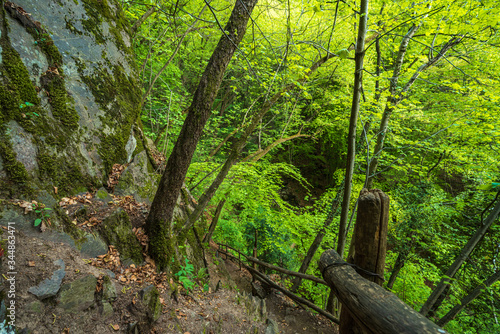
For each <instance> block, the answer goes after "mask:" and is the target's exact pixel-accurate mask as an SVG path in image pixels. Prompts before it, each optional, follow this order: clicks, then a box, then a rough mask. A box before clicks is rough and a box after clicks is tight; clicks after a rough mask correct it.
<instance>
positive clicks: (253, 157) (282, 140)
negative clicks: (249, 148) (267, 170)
mask: <svg viewBox="0 0 500 334" xmlns="http://www.w3.org/2000/svg"><path fill="white" fill-rule="evenodd" d="M303 137H311V136H309V135H303V134H301V133H300V131H299V133H297V134H294V135H292V136H289V137H285V138H283V137H282V138H279V139H277V140H275V141H274V142H272V143H271V144H269V145H268V146H267V147H266V148H264V149H261V150H258V151H257V152H254V153H252V154H251V155H249V156H248V157H246V158H245V159H243V162H245V161H251V162H257V161H259V160H260V159H262V158H263V157H264V156H265V155H266V154H267V153H269V151H271V150H272V149H273V148H275V147H276V146H278V145H280V144H283V143H285V142H287V141H289V140H293V139H295V138H303Z"/></svg>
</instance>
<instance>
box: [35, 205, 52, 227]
mask: <svg viewBox="0 0 500 334" xmlns="http://www.w3.org/2000/svg"><path fill="white" fill-rule="evenodd" d="M33 210H34V211H35V213H36V214H37V215H38V218H37V219H35V222H34V223H33V225H34V226H38V225H40V224H41V223H42V222H46V223H48V222H49V218H50V212H49V211H51V210H52V209H51V208H45V207H43V204H33Z"/></svg>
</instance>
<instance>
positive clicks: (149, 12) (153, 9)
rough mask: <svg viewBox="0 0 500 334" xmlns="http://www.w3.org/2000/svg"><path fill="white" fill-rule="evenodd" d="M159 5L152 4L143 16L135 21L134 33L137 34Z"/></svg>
mask: <svg viewBox="0 0 500 334" xmlns="http://www.w3.org/2000/svg"><path fill="white" fill-rule="evenodd" d="M156 9H157V7H156V6H151V7H149V8H148V10H147V11H146V12H144V14H142V16H141V17H140V18H139V19H138V20H137V21H135V23H134V25H133V26H132V35H135V34H136V33H137V30H138V29H139V28H140V26H141V25H142V24H143V23H144V21H146V20H147V19H148V17H150V16H151V15H152V14H153V13H154V12H156Z"/></svg>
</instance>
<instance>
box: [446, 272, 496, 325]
mask: <svg viewBox="0 0 500 334" xmlns="http://www.w3.org/2000/svg"><path fill="white" fill-rule="evenodd" d="M499 279H500V270H497V271H496V272H495V273H494V274H493V275H491V276H490V277H488V279H487V280H486V281H484V282H483V283H482V284H480V285H478V286H477V287H476V288H475V289H474V290H472V292H471V293H469V294H468V295H467V296H465V297H464V298H463V299H462V300H461V301H460V304H458V305H456V306H455V307H453V308H452V309H451V310H450V311H449V312H448V313H446V315H445V316H444V317H442V318H441V319H439V321H438V322H437V324H438V325H439V326H444V325H446V324H447V323H448V322H450V321H451V320H453V319H454V318H455V317H456V316H457V314H459V313H460V312H461V311H462V310H463V309H464V308H465V307H466V306H467V305H469V303H470V302H472V301H473V300H474V299H476V298H477V297H478V296H479V295H480V294H481V292H483V291H484V290H486V289H487V288H489V287H490V286H491V285H492V284H493V283H495V282H496V281H498V280H499Z"/></svg>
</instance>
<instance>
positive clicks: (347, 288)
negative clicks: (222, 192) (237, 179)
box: [219, 189, 446, 334]
mask: <svg viewBox="0 0 500 334" xmlns="http://www.w3.org/2000/svg"><path fill="white" fill-rule="evenodd" d="M358 205H359V209H358V214H357V217H356V225H355V229H354V236H353V238H354V239H353V242H352V243H351V244H352V247H351V249H350V252H349V253H350V254H349V257H348V261H349V262H346V261H344V260H343V259H342V258H341V257H340V256H339V254H338V253H337V252H336V251H334V250H333V249H331V250H328V251H326V252H324V253H323V254H322V255H321V259H320V262H319V268H320V270H321V273H322V276H323V278H324V280H323V279H320V278H318V277H315V276H312V275H307V274H302V273H298V272H294V271H291V270H287V269H283V268H281V267H277V266H274V265H271V264H268V263H265V262H263V261H261V260H259V259H257V258H256V257H255V255H254V257H252V256H247V255H245V254H243V253H241V252H240V251H238V250H237V249H235V248H233V247H231V246H229V245H226V244H219V252H221V253H223V254H226V256H228V257H230V258H232V259H233V260H236V261H238V262H239V264H240V268H242V267H244V268H245V269H247V270H248V271H250V273H252V275H253V277H254V278H255V279H257V280H259V281H260V282H262V283H263V284H264V285H267V286H270V287H272V288H274V289H276V290H279V291H281V292H282V293H283V294H285V295H286V296H288V297H290V298H291V299H292V300H294V301H296V302H298V303H300V304H303V305H306V306H308V307H310V308H311V309H313V310H314V311H316V312H318V313H320V314H322V315H324V316H325V317H327V318H328V319H330V320H331V321H333V322H335V323H337V324H339V330H340V333H341V334H346V333H356V334H358V333H363V334H366V333H368V334H369V333H374V334H428V333H436V334H444V333H446V331H445V330H443V329H441V328H440V327H439V326H438V325H436V324H435V323H433V322H432V321H430V320H429V319H427V318H425V317H424V316H422V315H421V314H420V313H418V312H417V311H415V310H413V309H412V308H411V307H410V306H408V305H407V304H405V303H404V302H403V301H401V300H400V299H399V298H398V297H397V296H396V295H395V294H393V293H391V292H389V291H387V290H385V289H384V288H383V287H382V286H381V285H382V283H383V281H384V267H385V254H386V242H387V224H388V217H389V215H388V213H389V197H388V196H387V195H386V194H384V193H383V192H382V191H380V190H378V189H374V190H370V191H368V190H365V189H364V190H363V191H362V193H361V195H360V198H359V204H358ZM224 248H225V250H224ZM230 250H231V251H234V252H236V253H237V256H236V255H233V254H231V253H230ZM254 253H255V252H254ZM242 258H244V259H245V260H246V261H247V262H249V263H252V264H254V265H255V264H258V265H260V266H263V267H266V268H269V269H272V270H275V271H278V272H281V273H284V274H287V275H290V276H295V277H300V278H302V279H307V280H311V281H313V282H316V283H319V284H323V285H327V286H329V287H330V288H331V289H332V291H333V292H334V293H335V295H336V296H337V298H338V299H339V301H340V302H341V304H342V309H341V314H340V319H337V318H336V317H334V316H333V315H332V314H330V313H329V312H327V311H325V310H323V309H321V308H319V307H318V306H316V305H314V304H313V303H311V302H310V301H308V300H305V299H303V298H301V297H299V296H297V295H295V294H294V293H292V292H290V291H288V290H286V289H284V288H283V287H280V286H279V285H277V284H276V283H274V282H273V281H271V280H270V279H269V278H268V277H267V276H266V275H265V274H263V273H261V272H259V271H258V270H257V269H256V267H255V266H254V267H252V266H250V265H247V264H245V263H243V261H242Z"/></svg>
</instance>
